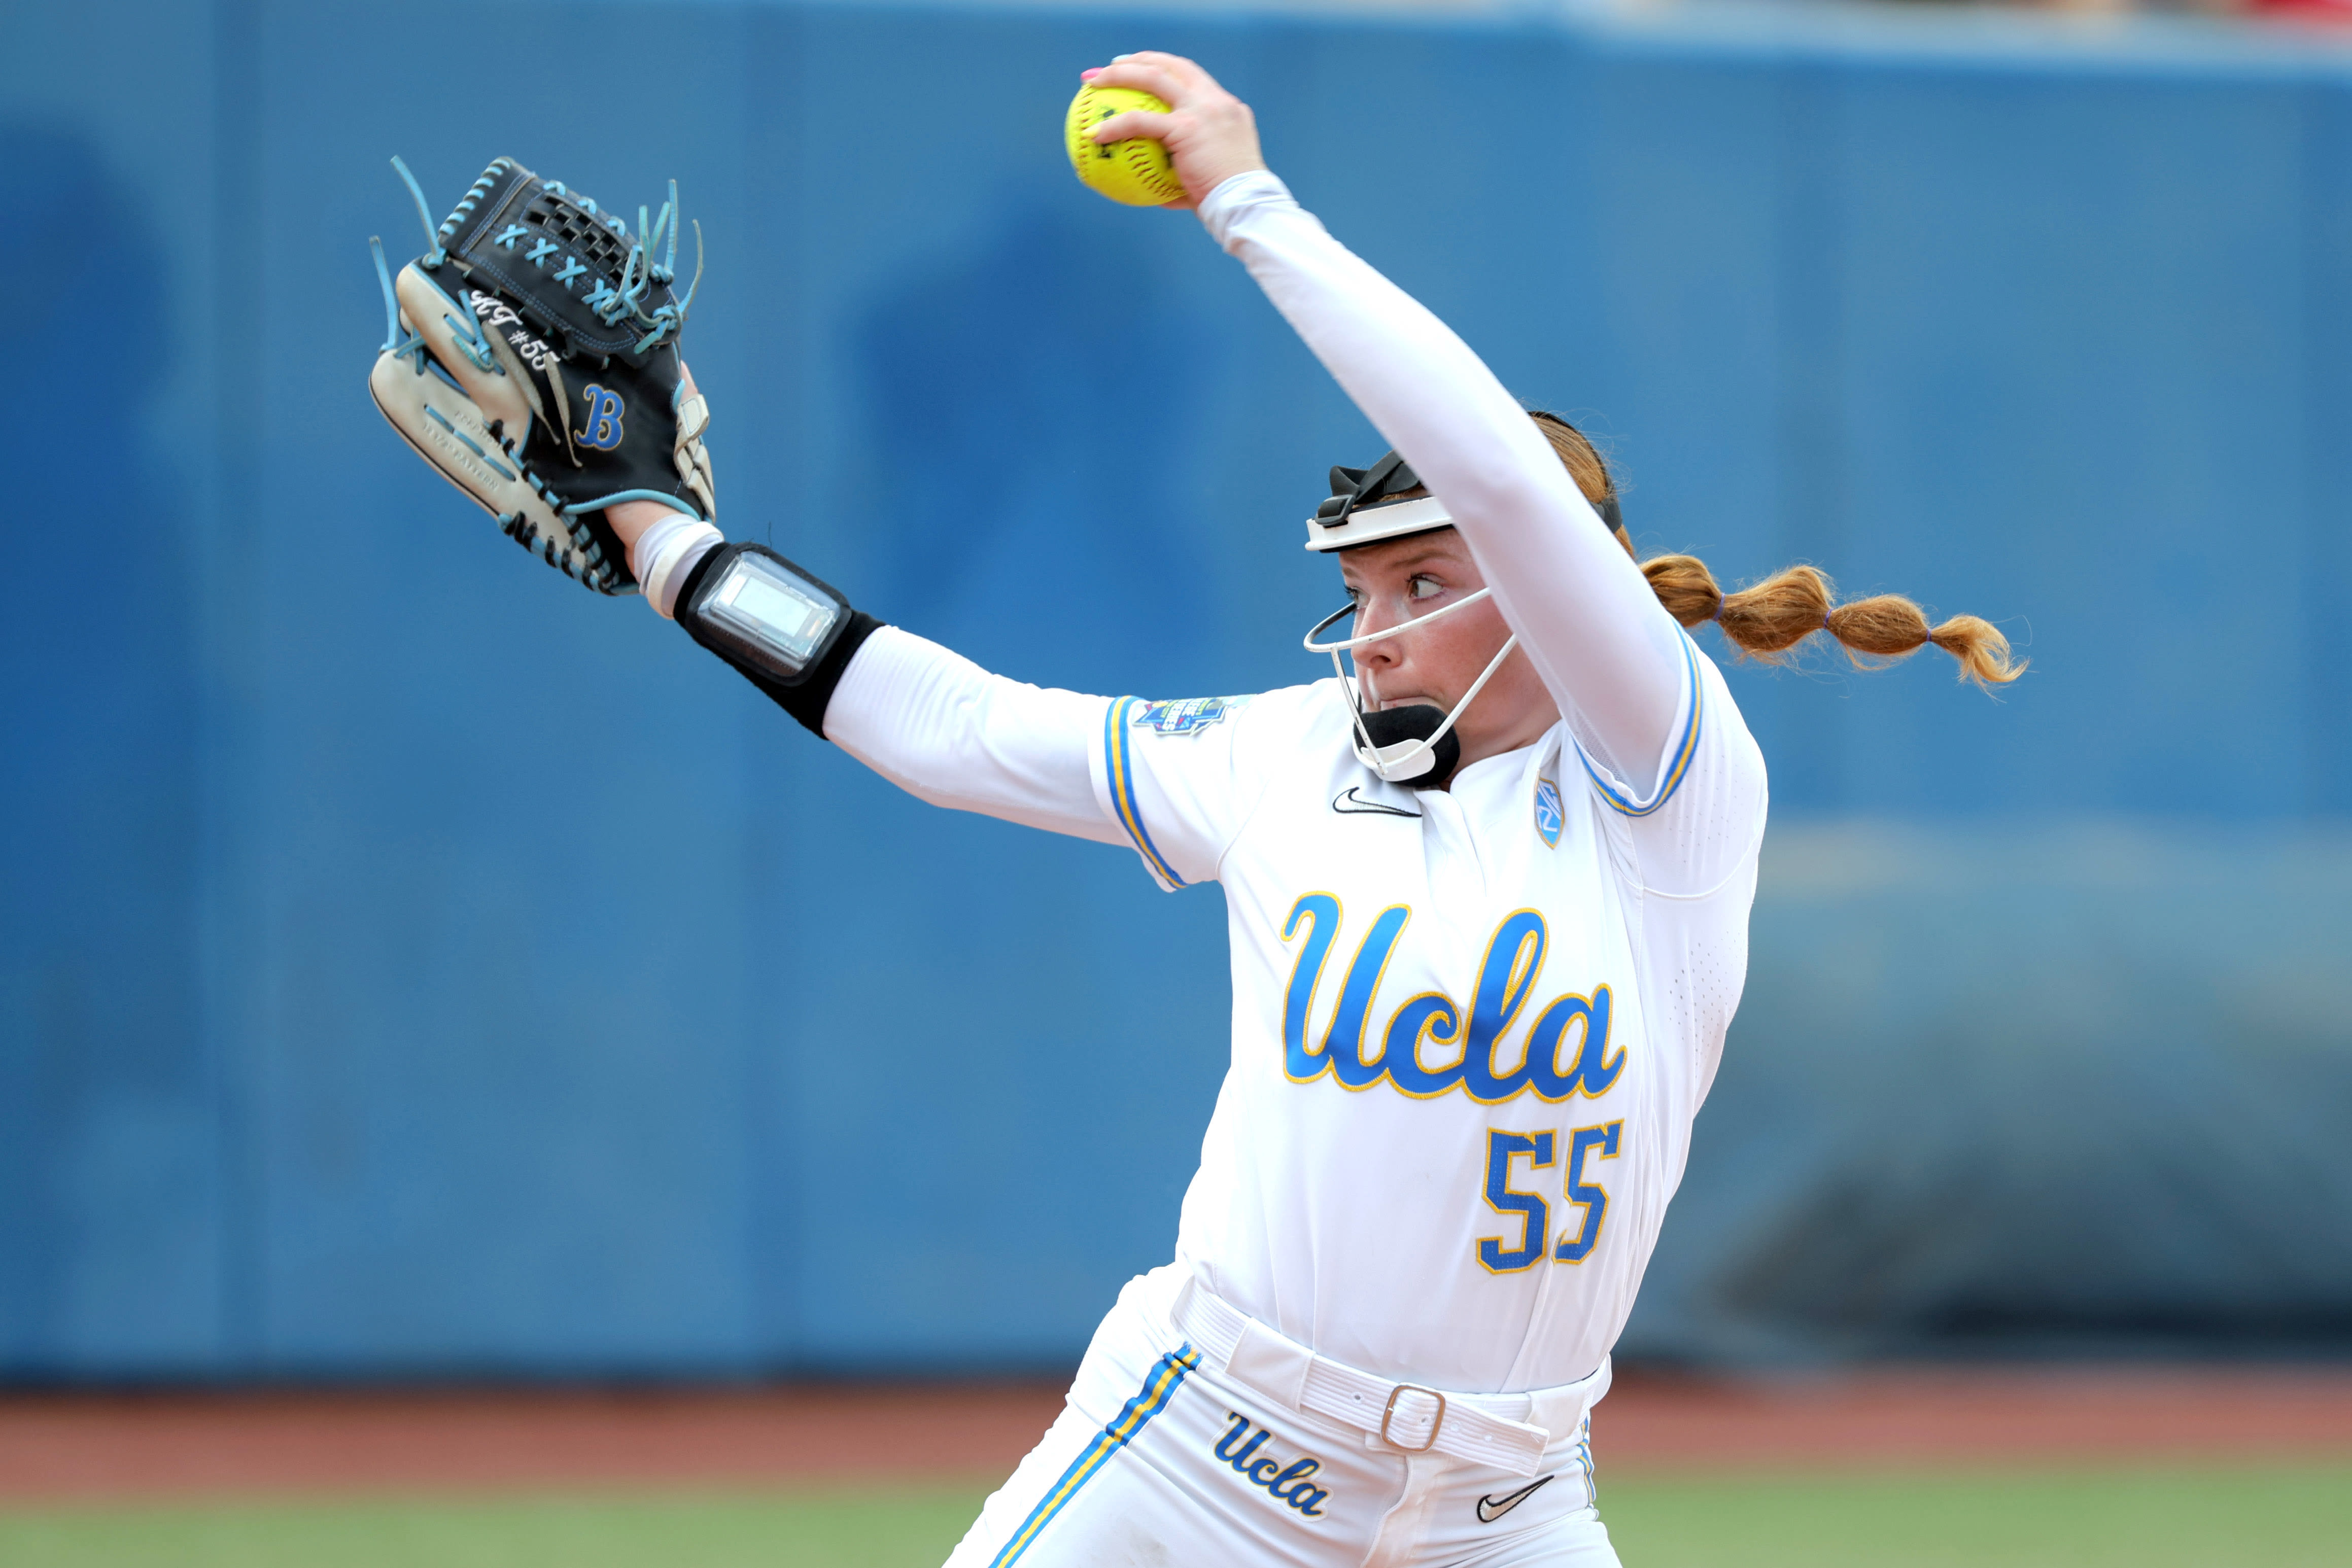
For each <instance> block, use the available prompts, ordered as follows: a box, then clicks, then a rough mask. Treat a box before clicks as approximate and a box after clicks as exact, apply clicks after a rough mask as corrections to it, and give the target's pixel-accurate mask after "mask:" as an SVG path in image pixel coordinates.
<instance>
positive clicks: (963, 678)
mask: <svg viewBox="0 0 2352 1568" xmlns="http://www.w3.org/2000/svg"><path fill="white" fill-rule="evenodd" d="M613 514H614V515H613V524H614V531H615V532H617V533H618V534H619V535H620V536H621V539H622V542H623V543H624V544H625V546H626V547H627V548H628V551H629V563H630V568H631V570H634V571H635V572H636V573H637V575H638V580H639V581H641V582H643V583H644V584H645V586H646V602H647V603H649V604H651V605H652V606H653V607H654V608H655V609H656V610H657V611H659V612H661V613H662V614H664V615H675V614H676V613H677V608H678V605H679V602H680V601H681V600H682V599H683V598H684V597H685V595H686V594H687V592H688V591H689V590H690V589H692V588H694V587H697V586H698V585H699V582H700V580H701V577H702V572H701V570H699V569H701V568H702V563H703V562H704V561H706V560H708V559H710V558H711V557H712V556H713V555H714V554H715V553H716V552H717V551H718V550H719V548H720V546H721V545H723V544H724V543H725V540H724V539H723V538H721V536H720V535H719V530H718V529H717V528H713V527H712V526H711V525H709V523H705V522H701V521H699V520H698V519H695V518H691V517H679V516H678V515H677V514H676V513H674V512H667V511H665V510H663V509H662V508H660V507H651V506H648V505H646V503H643V502H627V503H624V504H623V505H621V506H618V507H614V508H613ZM856 622H857V623H856V625H855V626H854V627H853V628H852V634H853V635H854V636H855V638H856V641H855V642H851V641H850V639H849V638H848V637H845V638H844V639H843V641H842V644H841V645H840V646H839V647H838V648H837V650H836V653H837V657H836V658H835V659H833V660H831V661H828V664H827V667H823V668H820V669H817V670H815V671H813V672H812V675H813V677H814V678H813V679H811V680H807V681H803V683H802V684H800V685H797V686H793V687H783V686H780V685H776V684H774V683H773V682H772V681H769V680H766V679H763V678H762V676H761V673H760V672H758V671H756V670H754V669H751V668H747V667H745V665H744V664H743V663H741V662H740V661H739V660H737V659H735V658H731V657H729V654H728V651H727V650H725V649H719V648H714V649H713V651H714V652H717V653H719V655H720V657H722V658H727V659H728V662H729V663H730V664H735V666H736V668H738V669H739V670H741V671H742V672H743V674H744V675H745V677H746V678H748V679H749V680H751V683H752V684H753V685H757V686H759V687H760V688H761V690H762V691H764V692H766V693H767V694H768V695H770V696H772V697H773V698H774V699H775V700H776V701H777V703H778V704H779V705H781V706H782V707H783V708H784V710H785V711H786V712H787V713H790V714H791V715H792V716H793V717H794V718H796V719H798V720H800V721H801V723H802V724H803V725H805V726H806V727H808V728H810V729H811V730H813V731H814V732H815V733H817V734H819V735H822V736H824V737H825V738H826V739H827V740H830V741H832V742H833V743H834V744H835V745H836V746H839V747H841V748H842V749H843V750H844V751H846V752H848V753H849V754H850V755H851V756H852V757H855V758H857V759H858V760H859V761H860V762H863V763H865V764H866V766H867V767H868V768H872V769H874V771H876V772H877V773H879V774H880V775H882V777H884V778H885V779H889V780H890V781H891V782H892V783H893V784H896V785H898V787H899V788H900V789H904V790H906V791H907V792H908V794H910V795H913V796H916V797H917V798H918V799H920V800H928V801H929V802H930V803H931V804H933V805H935V806H950V807H953V808H955V809H956V810H963V811H978V812H982V813H983V814H985V815H987V816H991V817H1002V818H1003V819H1004V820H1006V821H1013V822H1021V823H1024V824H1025V825H1027V826H1029V827H1033V828H1044V829H1046V830H1047V831H1052V832H1057V833H1069V834H1073V835H1075V836H1076V837H1078V838H1082V839H1092V840H1094V841H1097V842H1098V843H1120V842H1123V841H1125V835H1124V833H1123V832H1122V831H1121V830H1120V829H1119V827H1118V824H1117V823H1116V822H1114V821H1112V820H1111V819H1110V818H1108V817H1107V816H1105V815H1104V814H1103V810H1102V808H1101V807H1100V805H1099V804H1098V803H1097V798H1096V794H1095V787H1094V782H1093V779H1092V778H1091V776H1090V773H1089V770H1088V769H1089V758H1090V757H1091V755H1092V749H1093V748H1094V747H1096V746H1097V745H1098V744H1099V743H1100V737H1101V734H1102V727H1103V715H1104V712H1105V710H1106V709H1107V708H1108V706H1109V699H1108V698H1106V697H1090V696H1081V695H1078V694H1076V693H1075V692H1062V691H1046V690H1043V689H1041V688H1039V687H1036V686H1032V685H1023V684H1022V683H1021V682H1019V681H1013V680H1008V679H1006V678H1005V677H1003V676H1002V675H994V674H989V673H988V672H987V671H986V670H983V669H982V668H981V667H980V666H979V665H977V664H973V663H972V662H971V660H970V659H967V658H964V657H962V656H961V654H958V653H950V651H949V650H947V649H945V648H942V647H940V645H939V644H938V643H930V642H927V641H925V640H924V639H922V638H920V637H918V636H916V635H915V634H914V633H913V632H905V631H901V630H899V629H898V627H895V626H884V625H880V624H878V623H877V622H874V621H873V620H872V618H871V617H866V616H858V617H857V618H856Z"/></svg>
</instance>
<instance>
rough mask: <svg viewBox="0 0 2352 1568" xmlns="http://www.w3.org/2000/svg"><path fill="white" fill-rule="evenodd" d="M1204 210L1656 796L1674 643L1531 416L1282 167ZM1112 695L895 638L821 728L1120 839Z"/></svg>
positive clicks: (1236, 181) (1621, 763)
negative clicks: (1100, 763)
mask: <svg viewBox="0 0 2352 1568" xmlns="http://www.w3.org/2000/svg"><path fill="white" fill-rule="evenodd" d="M1200 215H1201V219H1202V223H1203V224H1205V225H1207V227H1208V229H1209V232H1210V233H1211V234H1212V235H1214V236H1215V237H1216V239H1217V241H1218V243H1219V244H1221V245H1222V246H1224V248H1225V249H1226V250H1228V251H1229V252H1231V253H1232V254H1233V255H1234V256H1237V257H1238V258H1239V259H1240V260H1241V261H1242V263H1243V264H1244V266H1245V267H1248V268H1249V270H1250V275H1251V276H1252V277H1255V279H1256V280H1257V282H1258V284H1259V286H1260V287H1263V288H1264V289H1265V293H1266V296H1267V298H1270V299H1271V300H1273V302H1274V304H1275V306H1276V308H1277V309H1279V310H1280V311H1281V312H1282V314H1283V316H1284V317H1285V318H1286V319H1287V320H1288V321H1289V322H1290V324H1291V325H1292V327H1294V328H1295V329H1297V332H1298V334H1299V336H1300V337H1301V338H1302V339H1304V340H1306V342H1307V346H1308V348H1310V349H1311V350H1314V352H1315V353H1316V355H1317V356H1318V358H1319V359H1321V360H1322V361H1323V363H1324V364H1325V366H1326V367H1327V368H1328V369H1329V370H1330V371H1331V373H1332V375H1333V376H1334V378H1336V379H1337V380H1338V381H1339V384H1340V385H1341V386H1342V387H1343V388H1345V389H1346V391H1347V392H1348V393H1349V396H1350V397H1351V398H1353V399H1354V400H1355V402H1356V404H1357V406H1358V407H1360V408H1361V409H1362V410H1363V411H1364V413H1365V414H1366V415H1367V417H1369V418H1370V420H1371V421H1372V423H1373V424H1374V425H1375V426H1377V427H1378V428H1379V429H1380V431H1381V434H1383V435H1384V436H1386V437H1387V438H1388V439H1389V440H1390V441H1391V442H1392V443H1394V444H1395V446H1396V448H1397V450H1398V451H1399V452H1401V453H1402V454H1403V455H1404V456H1405V459H1406V460H1407V461H1408V462H1409V463H1411V464H1412V467H1413V470H1414V472H1415V473H1416V474H1418V475H1419V476H1421V478H1422V480H1423V483H1425V484H1426V485H1427V486H1429V488H1430V490H1431V492H1432V493H1433V494H1434V495H1436V496H1437V497H1439V498H1440V499H1441V500H1442V501H1443V502H1444V504H1445V507H1446V510H1447V511H1448V512H1449V513H1450V514H1451V515H1452V516H1453V517H1454V521H1455V525H1456V527H1457V528H1459V529H1460V530H1461V532H1462V535H1463V537H1464V538H1465V539H1466V540H1467V541H1468V542H1469V545H1470V549H1471V552H1472V554H1473V556H1474V557H1475V559H1476V560H1477V562H1478V566H1479V569H1480V570H1481V571H1482V572H1483V573H1484V574H1485V576H1486V581H1487V583H1488V585H1489V586H1490V587H1492V588H1493V590H1494V593H1495V601H1496V604H1497V605H1498V606H1499V608H1500V609H1501V611H1502V612H1503V617H1504V619H1505V621H1506V622H1507V623H1508V624H1509V625H1510V627H1511V629H1512V630H1513V631H1515V632H1517V633H1518V635H1519V638H1520V641H1521V643H1522V644H1523V645H1524V646H1525V647H1526V649H1527V651H1528V658H1529V659H1530V660H1531V662H1532V663H1533V664H1534V665H1535V668H1536V670H1537V673H1538V675H1539V676H1540V677H1541V678H1542V680H1543V682H1544V685H1545V687H1546V688H1547V689H1548V690H1549V692H1550V694H1551V695H1552V697H1553V700H1554V701H1556V702H1557V703H1558V704H1559V707H1560V711H1561V714H1562V716H1564V717H1565V718H1566V719H1567V721H1568V724H1569V727H1570V731H1571V732H1572V733H1573V734H1574V735H1575V736H1576V737H1577V739H1578V741H1579V742H1580V744H1581V745H1582V746H1583V747H1585V748H1586V750H1587V751H1588V752H1589V753H1590V754H1591V755H1592V757H1593V758H1594V759H1595V760H1596V761H1598V762H1599V763H1600V764H1601V766H1602V767H1604V768H1608V769H1609V770H1610V771H1611V772H1612V773H1614V774H1615V775H1616V776H1617V778H1618V779H1621V780H1622V781H1623V782H1624V783H1625V784H1626V785H1628V786H1629V787H1631V788H1632V789H1634V790H1635V791H1637V792H1643V793H1646V792H1647V791H1648V790H1649V789H1650V788H1651V786H1652V783H1653V781H1654V780H1655V779H1657V778H1658V777H1659V776H1660V768H1661V765H1662V759H1663V757H1664V751H1665V748H1666V746H1667V744H1668V742H1669V739H1670V738H1671V737H1672V734H1673V732H1674V730H1675V723H1676V719H1677V716H1678V715H1679V713H1680V712H1681V708H1682V705H1683V703H1684V702H1685V696H1686V693H1685V685H1684V683H1685V670H1686V667H1687V666H1686V661H1685V657H1684V653H1683V642H1682V635H1681V632H1680V630H1679V629H1678V628H1677V627H1676V626H1675V624H1674V622H1673V621H1672V620H1671V619H1670V618H1669V617H1668V616H1667V615H1666V613H1665V612H1664V609H1663V608H1661V607H1660V605H1659V604H1658V601H1657V599H1656V597H1655V596H1654V594H1653V593H1652V592H1651V591H1650V588H1649V585H1648V583H1647V582H1646V581H1645V580H1643V577H1642V574H1641V571H1640V570H1639V568H1637V567H1636V566H1635V565H1634V564H1633V561H1632V559H1629V558H1628V557H1627V556H1626V554H1625V552H1624V549H1623V547H1622V546H1621V545H1620V544H1618V543H1617V541H1616V539H1615V538H1613V537H1612V535H1611V533H1610V531H1609V529H1608V528H1607V527H1606V526H1605V525H1604V524H1602V523H1601V520H1600V518H1599V517H1597V516H1595V515H1594V513H1593V511H1592V508H1591V507H1590V506H1589V505H1588V504H1587V503H1586V501H1585V499H1584V497H1583V496H1582V495H1581V494H1580V493H1579V491H1578V490H1577V488H1576V486H1575V484H1574V482H1573V481H1572V480H1571V479H1570V477H1569V476H1568V473H1567V470H1566V469H1564V468H1563V467H1562V466H1561V465H1560V462H1559V458H1558V457H1557V456H1556V455H1554V454H1553V452H1552V450H1551V447H1550V445H1549V444H1548V443H1547V442H1546V441H1545V440H1544V438H1543V437H1542V435H1541V434H1538V431H1537V430H1536V428H1535V426H1534V424H1533V423H1532V422H1531V421H1529V419H1528V416H1527V414H1526V413H1525V412H1524V411H1522V410H1521V409H1520V408H1519V406H1518V405H1517V403H1516V402H1513V401H1512V399H1511V397H1510V395H1509V394H1508V393H1507V392H1505V391H1504V390H1503V387H1502V384H1501V383H1500V382H1497V381H1496V379H1495V376H1494V374H1493V372H1491V371H1488V370H1487V368H1486V365H1485V364H1484V363H1483V362H1482V361H1480V360H1479V359H1478V357H1477V356H1476V355H1475V354H1474V353H1472V352H1471V350H1470V349H1469V348H1468V346H1467V345H1465V343H1464V342H1463V341H1462V340H1461V339H1459V338H1458V337H1456V336H1455V335H1454V333H1453V332H1452V331H1451V330H1450V329H1448V328H1447V327H1446V326H1445V325H1444V323H1443V322H1442V321H1439V320H1438V319H1436V318H1435V317H1434V316H1433V315H1431V314H1430V312H1429V311H1428V310H1427V309H1425V308H1423V306H1421V305H1420V304H1419V303H1418V302H1417V301H1415V300H1414V299H1412V298H1411V297H1410V296H1409V295H1407V294H1405V293H1404V291H1403V290H1402V289H1400V288H1398V287H1396V286H1395V285H1394V284H1392V283H1391V282H1390V281H1389V280H1388V279H1387V278H1385V277H1381V275H1380V273H1378V272H1377V271H1375V270H1374V269H1373V268H1372V267H1370V266H1369V265H1368V264H1366V263H1365V262H1364V261H1363V260H1361V259H1360V257H1358V256H1355V255H1354V254H1353V253H1351V252H1349V250H1348V249H1347V248H1346V247H1345V246H1341V245H1340V244H1339V242H1338V241H1337V240H1335V239H1333V238H1332V237H1331V236H1330V235H1329V234H1328V233H1327V232H1326V231H1325V229H1324V227H1323V225H1321V224H1320V223H1318V221H1316V219H1315V217H1314V216H1313V214H1309V213H1307V212H1306V211H1305V210H1303V209H1302V208H1300V207H1299V205H1298V204H1297V203H1296V202H1295V201H1293V200H1292V199H1291V196H1290V193H1289V192H1288V191H1287V190H1286V188H1285V187H1284V186H1283V184H1282V182H1281V181H1279V180H1277V179H1276V178H1275V177H1274V176H1273V175H1272V174H1271V173H1268V172H1264V171H1258V172H1252V173H1247V174H1238V175H1235V176H1234V177H1233V178H1232V179H1230V180H1227V181H1225V182H1224V183H1223V184H1221V185H1219V186H1218V187H1217V188H1216V190H1215V191H1214V192H1213V193H1211V195H1210V197H1209V199H1208V200H1207V201H1206V202H1204V203H1202V205H1201V209H1200ZM682 531H683V530H681V532H682ZM679 542H680V543H681V544H683V543H684V542H685V541H684V540H683V539H680V541H679ZM694 548H695V553H699V550H700V549H708V548H709V543H707V542H706V539H705V538H704V537H698V538H695V540H694ZM681 553H683V552H681ZM677 575H678V576H680V577H682V576H683V571H682V570H680V571H679V572H677ZM656 608H657V609H665V610H666V607H665V606H660V605H656ZM1107 701H1108V699H1106V698H1103V697H1090V696H1082V695H1077V694H1075V693H1070V692H1061V691H1046V690H1041V689H1040V688H1037V687H1034V686H1030V685H1023V684H1021V683H1020V682H1017V681H1013V680H1009V679H1006V678H1005V677H1003V676H999V675H993V674H989V673H988V672H986V671H984V670H982V669H981V668H980V667H979V666H978V665H976V664H972V663H971V661H970V660H968V659H965V658H962V657H961V655H958V654H956V653H951V652H950V651H949V650H947V649H945V648H942V647H940V646H939V645H938V644H936V643H929V642H927V641H925V640H924V639H922V638H920V637H918V636H915V635H913V634H912V633H909V632H903V631H900V630H898V629H896V628H887V627H886V628H884V629H883V630H881V631H879V632H876V633H875V634H874V635H873V636H872V637H871V638H869V639H868V640H867V642H866V644H865V646H864V647H863V648H861V649H860V650H859V651H858V653H856V656H855V657H854V658H853V659H852V660H851V661H850V664H849V667H848V669H847V671H846V672H845V674H844V675H843V677H842V681H841V684H840V685H839V686H838V687H837V688H836V689H835V692H834V695H833V697H832V701H831V703H830V705H829V706H828V707H827V708H826V711H825V719H824V731H825V735H826V737H827V738H829V739H831V740H833V741H834V742H835V743H836V744H838V745H839V746H841V747H843V748H844V749H845V750H846V751H848V752H850V753H851V754H852V755H853V756H855V757H856V758H858V760H860V761H862V762H864V763H865V764H866V766H867V767H869V768H873V769H874V770H875V771H876V772H877V773H880V774H881V775H882V776H883V777H885V778H887V779H890V780H891V781H892V782H894V783H896V784H898V786H899V787H901V788H902V789H906V790H908V792H909V793H911V794H914V795H916V796H918V797H919V798H920V799H922V800H929V801H932V802H934V803H936V804H939V805H943V806H951V807H956V808H958V809H961V810H971V811H980V812H984V813H986V814H988V815H991V816H995V817H1002V818H1004V819H1006V820H1008V821H1016V822H1023V823H1026V824H1028V825H1030V826H1034V827H1039V828H1045V829H1049V830H1051V831H1056V832H1063V833H1070V834H1075V835H1076V836H1077V837H1080V838H1087V839H1094V840H1097V841H1103V842H1119V841H1123V837H1124V835H1123V834H1122V832H1121V831H1120V830H1119V829H1118V826H1117V825H1116V824H1115V823H1114V822H1112V821H1108V819H1106V818H1105V817H1104V815H1103V813H1102V810H1101V808H1100V806H1099V805H1098V803H1097V799H1096V795H1095V791H1094V789H1093V786H1092V783H1091V781H1090V779H1089V776H1088V771H1087V769H1088V760H1087V758H1088V755H1089V752H1088V748H1089V747H1090V746H1092V745H1093V744H1095V742H1096V740H1097V737H1098V732H1099V730H1100V728H1101V725H1102V719H1103V713H1104V709H1105V706H1106V704H1107Z"/></svg>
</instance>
